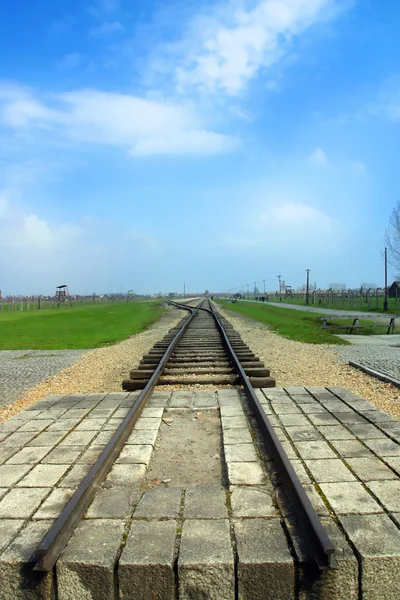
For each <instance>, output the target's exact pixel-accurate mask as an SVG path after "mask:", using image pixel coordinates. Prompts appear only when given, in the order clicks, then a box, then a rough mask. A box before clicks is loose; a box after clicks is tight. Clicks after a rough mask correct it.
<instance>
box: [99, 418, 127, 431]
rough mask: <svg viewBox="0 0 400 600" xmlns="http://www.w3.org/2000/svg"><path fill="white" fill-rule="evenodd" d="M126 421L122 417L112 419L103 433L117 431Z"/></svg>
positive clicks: (106, 424) (104, 427)
mask: <svg viewBox="0 0 400 600" xmlns="http://www.w3.org/2000/svg"><path fill="white" fill-rule="evenodd" d="M123 420H124V419H123V418H122V417H121V418H120V419H114V417H112V418H111V419H110V420H109V421H107V423H105V425H104V426H103V431H113V432H114V431H117V429H118V427H119V426H120V425H121V423H122V421H123Z"/></svg>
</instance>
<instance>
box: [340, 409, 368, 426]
mask: <svg viewBox="0 0 400 600" xmlns="http://www.w3.org/2000/svg"><path fill="white" fill-rule="evenodd" d="M332 414H333V416H334V417H336V419H338V421H340V422H341V423H343V424H344V425H348V424H349V423H359V424H361V425H366V424H368V421H367V419H364V417H363V416H362V415H359V414H358V413H356V412H336V411H333V412H332Z"/></svg>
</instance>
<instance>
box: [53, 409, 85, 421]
mask: <svg viewBox="0 0 400 600" xmlns="http://www.w3.org/2000/svg"><path fill="white" fill-rule="evenodd" d="M88 412H89V409H87V408H82V409H80V408H71V409H70V410H67V412H66V413H64V414H63V415H61V417H60V419H61V420H63V419H77V420H79V421H80V420H81V419H83V418H84V417H86V415H87V414H88Z"/></svg>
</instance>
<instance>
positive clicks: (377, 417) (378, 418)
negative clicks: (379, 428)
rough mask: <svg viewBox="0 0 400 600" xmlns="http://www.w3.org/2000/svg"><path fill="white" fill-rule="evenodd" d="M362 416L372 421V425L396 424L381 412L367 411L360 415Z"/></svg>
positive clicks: (390, 417) (394, 420) (391, 418)
mask: <svg viewBox="0 0 400 600" xmlns="http://www.w3.org/2000/svg"><path fill="white" fill-rule="evenodd" d="M362 416H363V417H365V418H366V419H368V420H369V421H372V423H398V421H396V419H394V418H393V417H392V416H391V415H388V414H387V413H385V412H383V411H382V410H368V411H364V412H363V413H362Z"/></svg>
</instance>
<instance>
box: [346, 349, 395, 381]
mask: <svg viewBox="0 0 400 600" xmlns="http://www.w3.org/2000/svg"><path fill="white" fill-rule="evenodd" d="M335 352H336V353H337V355H338V358H339V360H340V361H341V362H344V363H348V362H349V360H351V361H353V362H357V363H360V364H362V365H365V366H366V367H370V368H371V369H375V371H379V372H380V373H385V374H386V375H389V376H390V377H394V378H395V379H400V348H397V347H394V346H371V345H367V344H365V345H364V344H360V345H357V346H337V347H335Z"/></svg>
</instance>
